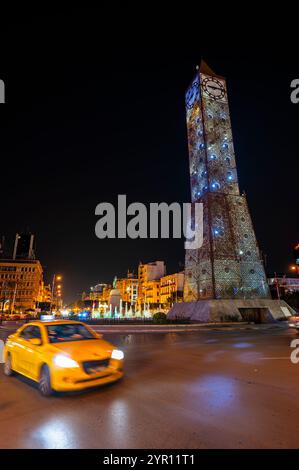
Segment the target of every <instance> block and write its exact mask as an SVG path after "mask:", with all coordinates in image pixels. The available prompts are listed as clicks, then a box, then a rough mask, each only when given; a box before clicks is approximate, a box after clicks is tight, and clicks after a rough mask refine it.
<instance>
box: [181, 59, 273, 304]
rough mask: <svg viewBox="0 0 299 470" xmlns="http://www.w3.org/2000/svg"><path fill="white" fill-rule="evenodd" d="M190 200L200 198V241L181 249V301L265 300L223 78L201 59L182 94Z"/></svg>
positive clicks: (264, 279)
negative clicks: (192, 247)
mask: <svg viewBox="0 0 299 470" xmlns="http://www.w3.org/2000/svg"><path fill="white" fill-rule="evenodd" d="M186 114H187V131H188V146H189V166H190V180H191V198H192V202H193V203H195V202H201V203H203V210H204V221H203V223H204V227H203V230H204V241H203V246H202V247H201V248H200V249H196V250H187V251H186V259H185V286H184V300H185V302H192V301H199V300H204V299H206V300H207V299H244V300H245V299H268V298H269V289H268V285H267V280H266V276H265V271H264V266H263V262H262V259H261V254H260V250H259V247H258V244H257V240H256V237H255V233H254V228H253V225H252V220H251V216H250V213H249V210H248V205H247V201H246V197H245V195H244V194H240V189H239V183H238V175H237V169H236V160H235V152H234V144H233V137H232V128H231V121H230V114H229V104H228V96H227V87H226V81H225V79H224V78H223V77H221V76H218V75H216V74H215V73H214V72H213V71H212V70H211V69H210V68H209V67H208V66H207V65H206V64H205V63H204V62H202V63H201V66H200V68H199V69H198V71H197V73H196V76H195V78H194V79H193V81H192V83H191V85H190V87H189V88H188V90H187V93H186Z"/></svg>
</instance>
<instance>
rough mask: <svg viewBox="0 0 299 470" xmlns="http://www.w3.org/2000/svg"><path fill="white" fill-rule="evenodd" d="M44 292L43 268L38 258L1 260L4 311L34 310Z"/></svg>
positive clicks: (1, 294) (1, 291)
mask: <svg viewBox="0 0 299 470" xmlns="http://www.w3.org/2000/svg"><path fill="white" fill-rule="evenodd" d="M42 294H43V269H42V266H41V264H40V262H39V261H38V260H29V259H27V260H17V259H15V260H11V259H8V260H5V259H2V260H0V302H1V310H2V311H3V310H5V311H9V312H12V311H14V310H15V311H18V312H24V311H25V310H28V309H32V310H34V309H35V307H36V303H37V302H38V301H41V300H42Z"/></svg>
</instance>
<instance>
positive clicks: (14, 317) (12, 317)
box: [9, 313, 21, 321]
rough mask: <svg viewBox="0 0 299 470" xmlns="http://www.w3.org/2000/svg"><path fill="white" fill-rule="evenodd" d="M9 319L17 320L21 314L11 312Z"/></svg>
mask: <svg viewBox="0 0 299 470" xmlns="http://www.w3.org/2000/svg"><path fill="white" fill-rule="evenodd" d="M9 319H10V320H13V321H18V320H21V315H18V314H16V313H13V314H12V315H10V317H9Z"/></svg>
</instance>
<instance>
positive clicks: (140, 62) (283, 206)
mask: <svg viewBox="0 0 299 470" xmlns="http://www.w3.org/2000/svg"><path fill="white" fill-rule="evenodd" d="M104 22H105V21H104V19H103V17H102V16H101V15H100V13H99V11H98V10H97V11H96V9H95V10H94V11H91V10H90V9H89V10H87V9H86V10H85V11H84V12H83V10H82V9H72V10H71V11H69V12H68V13H61V14H58V13H57V14H52V15H51V14H48V15H39V16H31V17H30V19H23V20H21V19H18V20H17V19H15V20H12V19H9V20H8V21H7V22H6V24H5V27H4V30H2V37H5V40H6V43H5V44H6V47H5V49H4V53H3V54H2V57H1V64H0V78H2V79H4V80H5V83H6V101H7V103H6V104H5V105H2V106H0V150H1V186H0V188H1V206H0V233H1V234H5V235H6V238H7V242H9V246H7V248H8V250H9V251H10V249H11V246H12V242H13V238H14V234H15V232H17V231H22V230H25V229H29V230H30V231H32V232H34V233H36V237H37V255H38V258H39V259H40V260H41V262H42V264H43V266H44V268H45V274H46V278H47V280H48V282H50V280H51V277H52V275H53V273H54V272H55V273H62V274H63V275H64V289H65V295H64V298H65V300H66V301H71V300H72V299H74V298H76V297H78V296H79V295H80V293H81V292H82V291H83V290H87V289H88V288H89V286H91V285H95V284H96V283H98V282H111V281H112V280H113V277H114V276H115V275H117V276H123V275H125V274H126V271H127V270H128V269H130V270H132V269H135V270H136V269H137V265H138V263H139V261H143V262H148V261H155V260H165V261H166V264H167V271H168V273H171V272H176V271H177V270H178V269H182V264H183V262H184V249H183V240H150V239H148V240H130V239H127V240H117V239H116V240H99V239H97V238H96V236H95V233H94V227H95V224H96V221H97V219H98V217H96V216H95V215H94V211H95V207H96V205H97V204H98V203H100V202H105V201H106V202H112V203H116V199H117V195H118V194H126V195H127V198H128V202H135V201H139V202H144V203H145V204H147V203H149V202H162V201H165V202H168V203H170V202H173V201H177V202H188V201H189V200H190V186H189V169H188V151H187V136H186V123H185V109H184V93H185V90H186V88H187V86H188V85H189V83H190V81H191V79H192V78H193V75H194V74H195V67H196V65H197V64H198V63H199V62H200V59H201V57H203V58H204V60H205V61H206V62H207V63H208V64H209V65H210V67H211V68H212V69H213V70H214V71H215V72H216V73H217V74H219V75H223V76H225V77H226V78H227V85H228V91H229V102H230V110H231V119H232V126H233V135H234V144H235V152H236V159H237V167H238V176H239V183H240V188H241V190H242V191H243V190H244V191H245V192H246V193H247V197H248V202H249V207H250V210H251V214H252V217H253V222H254V226H255V229H256V234H257V237H258V240H259V244H260V247H261V248H262V250H263V251H264V252H265V253H266V254H267V260H268V265H267V271H268V273H269V274H272V273H273V272H274V271H277V272H287V270H288V266H289V265H290V263H291V262H292V247H293V245H294V244H295V243H296V242H298V241H299V240H298V238H299V226H298V156H299V149H298V136H299V104H298V105H295V104H292V103H291V101H290V82H291V80H293V79H294V78H299V63H298V60H297V55H296V56H295V57H294V59H293V60H292V59H291V58H289V57H286V58H285V60H284V61H283V64H282V63H281V62H280V61H279V60H278V59H277V55H275V54H271V53H269V54H267V55H266V54H265V53H263V54H261V53H260V54H258V53H256V54H253V53H247V52H246V51H245V50H243V52H242V54H240V53H237V52H236V50H233V49H231V50H228V49H227V48H225V47H224V46H223V45H222V44H221V42H220V43H219V47H218V49H214V50H213V52H211V51H208V50H207V48H206V47H205V41H204V39H203V40H201V41H200V40H198V41H194V40H193V41H190V43H191V46H190V44H189V46H187V42H186V38H184V40H183V39H182V41H181V43H180V42H179V41H178V38H176V39H177V40H176V42H175V43H174V42H171V41H170V40H169V38H166V37H165V38H164V40H163V39H162V40H161V41H160V42H159V43H158V42H157V41H142V38H139V37H138V36H136V37H135V39H134V40H132V38H131V40H130V41H126V38H125V37H123V36H122V35H121V34H120V35H119V37H118V40H117V41H115V37H114V40H112V33H111V35H110V36H109V35H107V34H104V33H103V31H102V24H103V23H104Z"/></svg>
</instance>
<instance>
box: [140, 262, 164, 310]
mask: <svg viewBox="0 0 299 470" xmlns="http://www.w3.org/2000/svg"><path fill="white" fill-rule="evenodd" d="M164 275H165V263H164V261H154V262H151V263H147V264H142V263H140V264H139V266H138V304H139V305H141V304H142V303H144V302H146V301H147V300H146V289H147V283H148V282H149V281H160V279H161V277H163V276H164ZM151 289H152V291H153V290H154V287H153V286H151V288H150V290H151ZM153 296H154V294H153Z"/></svg>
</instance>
